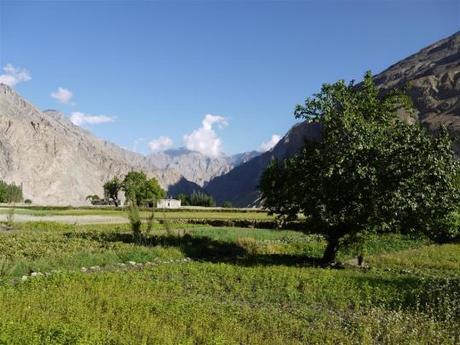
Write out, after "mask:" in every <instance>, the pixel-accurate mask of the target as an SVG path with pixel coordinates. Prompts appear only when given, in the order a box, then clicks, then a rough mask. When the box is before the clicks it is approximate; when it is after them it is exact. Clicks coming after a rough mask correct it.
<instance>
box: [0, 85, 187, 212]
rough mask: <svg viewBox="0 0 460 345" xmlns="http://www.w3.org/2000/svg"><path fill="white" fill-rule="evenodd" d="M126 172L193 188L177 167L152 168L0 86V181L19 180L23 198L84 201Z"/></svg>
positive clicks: (165, 185)
mask: <svg viewBox="0 0 460 345" xmlns="http://www.w3.org/2000/svg"><path fill="white" fill-rule="evenodd" d="M130 170H143V171H145V172H146V173H147V175H149V176H155V177H156V178H157V179H158V180H159V182H160V184H161V185H162V187H163V188H166V189H167V188H168V187H169V186H172V185H175V186H178V185H179V186H181V187H182V188H189V187H190V188H192V187H191V186H187V183H190V182H188V181H186V180H185V181H184V180H183V178H182V176H181V175H180V174H179V173H178V172H177V171H175V170H172V169H163V170H160V169H153V168H152V167H150V165H149V164H148V162H147V161H146V159H145V157H144V156H141V155H138V154H136V153H133V152H130V151H127V150H124V149H122V148H120V147H118V146H116V145H114V144H112V143H110V142H108V141H104V140H101V139H98V138H96V137H95V136H93V135H92V134H91V133H90V132H88V131H87V130H85V129H82V128H80V127H78V126H76V125H74V124H73V123H72V122H70V121H69V120H68V119H67V118H66V117H65V116H64V115H62V114H61V113H59V112H56V111H45V112H41V111H39V110H38V109H37V108H35V107H34V106H33V105H32V104H30V103H29V102H27V101H26V100H25V99H23V98H22V97H21V96H20V95H19V94H17V93H16V92H15V91H14V90H13V89H11V88H10V87H8V86H6V85H4V84H0V179H2V180H5V181H7V182H10V183H11V182H14V183H16V184H18V185H19V184H22V185H23V192H24V197H25V198H29V199H32V200H33V202H35V203H41V204H59V205H68V204H72V205H82V204H88V202H87V201H86V200H85V198H86V196H87V195H90V194H98V195H102V192H103V191H102V185H103V183H104V182H105V181H107V180H109V179H110V178H112V177H113V176H122V175H125V174H126V173H127V172H129V171H130ZM179 182H180V184H179Z"/></svg>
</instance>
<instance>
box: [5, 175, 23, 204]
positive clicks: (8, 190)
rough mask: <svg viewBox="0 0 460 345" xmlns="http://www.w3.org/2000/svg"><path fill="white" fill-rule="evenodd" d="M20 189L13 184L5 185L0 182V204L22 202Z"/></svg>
mask: <svg viewBox="0 0 460 345" xmlns="http://www.w3.org/2000/svg"><path fill="white" fill-rule="evenodd" d="M22 199H23V196H22V188H21V187H20V186H16V185H15V184H14V183H11V184H9V183H6V182H4V181H1V180H0V202H2V203H12V202H20V201H22Z"/></svg>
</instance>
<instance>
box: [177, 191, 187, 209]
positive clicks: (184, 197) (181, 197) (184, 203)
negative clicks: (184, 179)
mask: <svg viewBox="0 0 460 345" xmlns="http://www.w3.org/2000/svg"><path fill="white" fill-rule="evenodd" d="M176 198H177V199H178V200H180V204H181V205H182V206H190V197H189V196H188V195H187V194H184V193H181V194H179V195H177V197H176Z"/></svg>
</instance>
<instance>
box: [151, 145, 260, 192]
mask: <svg viewBox="0 0 460 345" xmlns="http://www.w3.org/2000/svg"><path fill="white" fill-rule="evenodd" d="M259 154H260V153H259V152H256V151H252V152H246V153H240V154H237V155H233V156H226V155H222V156H218V157H209V156H206V155H204V154H202V153H200V152H196V151H190V150H187V149H186V148H179V149H173V150H166V151H163V152H158V153H153V154H151V155H149V156H148V157H147V161H148V163H149V165H150V166H151V167H156V168H158V169H174V170H176V171H178V172H179V173H180V174H181V175H182V176H184V177H185V178H186V179H187V180H189V181H192V182H194V183H196V184H197V185H199V186H200V187H204V186H206V184H207V183H208V182H209V181H210V180H211V179H213V178H214V177H216V176H220V175H222V174H225V173H227V172H229V171H230V170H231V169H233V168H234V167H236V166H239V165H241V164H242V163H245V162H246V161H248V160H249V159H251V158H253V157H255V156H257V155H259Z"/></svg>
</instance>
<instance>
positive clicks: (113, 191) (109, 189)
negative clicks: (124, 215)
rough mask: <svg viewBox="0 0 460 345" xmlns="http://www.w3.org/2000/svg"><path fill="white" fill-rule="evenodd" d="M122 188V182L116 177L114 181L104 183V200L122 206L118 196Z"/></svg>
mask: <svg viewBox="0 0 460 345" xmlns="http://www.w3.org/2000/svg"><path fill="white" fill-rule="evenodd" d="M122 187H123V183H122V181H121V180H120V179H119V178H118V177H116V176H115V177H114V178H113V179H111V180H109V181H107V182H106V183H104V198H105V199H106V200H108V201H110V202H112V203H113V204H114V205H115V206H117V207H118V205H119V204H120V199H119V198H118V194H119V193H120V190H121V189H122Z"/></svg>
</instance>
